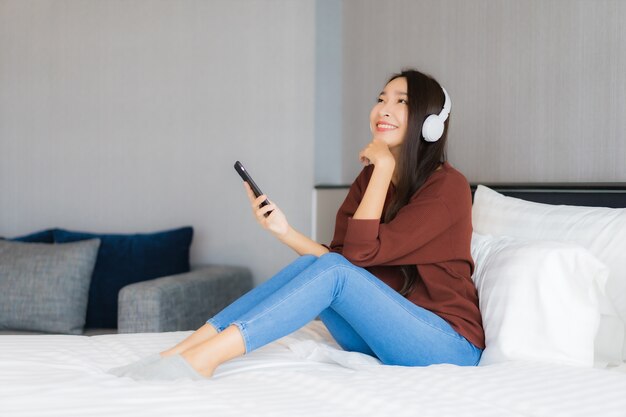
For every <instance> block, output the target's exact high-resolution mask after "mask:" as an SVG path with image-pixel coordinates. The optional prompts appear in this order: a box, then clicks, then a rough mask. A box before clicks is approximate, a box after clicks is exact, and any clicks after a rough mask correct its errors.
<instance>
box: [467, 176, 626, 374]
mask: <svg viewBox="0 0 626 417" xmlns="http://www.w3.org/2000/svg"><path fill="white" fill-rule="evenodd" d="M472 224H473V226H474V231H475V232H476V233H479V234H483V235H494V236H513V237H519V238H525V239H530V240H555V241H563V242H570V243H575V244H578V245H581V246H583V247H585V248H586V249H588V250H589V251H590V252H591V253H592V254H594V255H595V256H596V257H597V258H598V259H599V260H600V261H602V262H603V263H604V264H606V265H607V266H608V267H609V270H610V272H609V278H608V281H607V284H606V294H607V295H608V298H609V299H610V301H611V303H605V304H604V305H603V306H602V313H603V318H602V322H601V330H600V333H601V334H600V336H599V337H598V340H597V343H596V354H597V356H598V357H601V358H602V360H603V361H605V362H609V363H619V362H621V361H622V360H624V359H626V343H625V335H626V331H625V326H626V209H612V208H605V207H580V206H564V205H551V204H541V203H534V202H529V201H525V200H521V199H518V198H513V197H507V196H504V195H502V194H500V193H498V192H496V191H494V190H491V189H489V188H487V187H485V186H483V185H479V186H478V188H477V189H476V193H475V194H474V205H473V208H472ZM615 310H616V311H617V315H616V313H615Z"/></svg>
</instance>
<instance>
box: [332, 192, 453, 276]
mask: <svg viewBox="0 0 626 417" xmlns="http://www.w3.org/2000/svg"><path fill="white" fill-rule="evenodd" d="M454 222H455V219H454V218H453V216H452V215H451V213H450V210H449V209H448V207H447V206H446V204H445V203H444V202H443V200H441V198H439V197H429V198H423V197H422V198H414V199H412V200H411V201H410V202H409V203H408V204H407V205H406V206H404V207H402V208H401V209H400V210H399V211H398V214H397V215H396V217H395V218H394V219H393V220H391V221H390V222H389V223H380V221H379V220H359V219H353V218H349V219H348V221H347V227H346V232H345V237H344V241H343V252H342V254H343V256H345V257H346V258H347V259H348V260H350V261H351V262H352V263H353V264H355V265H357V266H361V267H368V266H374V265H381V266H388V265H411V264H420V263H429V262H432V261H433V260H434V258H436V257H441V255H442V254H441V251H440V250H434V248H430V244H431V243H432V242H434V241H435V240H437V239H438V238H440V237H441V236H442V235H443V234H444V232H446V230H448V229H449V228H450V226H451V225H452V224H453V223H454ZM433 246H438V247H439V248H440V247H441V246H440V245H433Z"/></svg>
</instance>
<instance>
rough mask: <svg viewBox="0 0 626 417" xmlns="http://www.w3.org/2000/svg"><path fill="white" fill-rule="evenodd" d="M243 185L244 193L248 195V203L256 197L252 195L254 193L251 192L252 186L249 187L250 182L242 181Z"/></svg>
mask: <svg viewBox="0 0 626 417" xmlns="http://www.w3.org/2000/svg"><path fill="white" fill-rule="evenodd" d="M243 186H244V188H245V189H246V194H247V195H248V199H249V200H250V203H252V202H253V201H254V199H255V198H256V197H254V193H253V192H252V188H250V184H248V183H247V182H246V181H244V182H243Z"/></svg>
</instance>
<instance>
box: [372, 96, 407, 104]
mask: <svg viewBox="0 0 626 417" xmlns="http://www.w3.org/2000/svg"><path fill="white" fill-rule="evenodd" d="M383 101H384V100H383V99H382V98H380V97H378V99H377V100H376V102H377V103H382V102H383ZM398 103H400V104H409V102H408V101H407V100H406V99H404V98H401V99H399V100H398Z"/></svg>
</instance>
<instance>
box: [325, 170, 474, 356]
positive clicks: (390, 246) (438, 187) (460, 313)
mask: <svg viewBox="0 0 626 417" xmlns="http://www.w3.org/2000/svg"><path fill="white" fill-rule="evenodd" d="M373 169H374V167H373V166H368V167H365V168H364V169H363V170H362V171H361V173H360V174H359V176H358V177H357V178H356V180H355V181H354V183H353V184H352V186H351V187H350V191H349V193H348V196H347V197H346V199H345V201H344V202H343V204H342V205H341V207H340V208H339V211H338V212H337V219H336V223H335V235H334V237H333V241H332V242H331V244H330V250H331V251H332V252H337V253H340V254H342V255H343V256H344V257H345V258H346V259H348V260H349V261H350V262H352V263H353V264H354V265H357V266H361V267H363V268H366V269H367V270H368V271H370V272H371V273H372V274H373V275H375V276H376V277H378V278H379V279H381V280H382V281H383V282H385V283H387V285H389V286H390V287H392V288H393V289H395V290H396V291H399V290H400V289H401V288H402V285H403V283H404V278H403V274H402V271H401V269H400V267H399V265H416V266H417V269H418V271H419V278H418V280H417V282H416V284H415V286H414V288H413V290H412V291H411V293H409V294H408V295H407V298H408V299H409V300H411V301H412V302H413V303H415V304H417V305H418V306H421V307H423V308H425V309H427V310H430V311H432V312H433V313H435V314H437V315H439V316H440V317H441V318H443V319H444V320H446V321H447V322H448V323H450V325H451V326H452V327H453V328H454V329H455V330H456V331H457V332H458V333H459V334H461V335H463V336H464V337H465V338H466V339H467V340H469V341H470V342H472V343H473V344H474V345H475V346H476V347H478V348H481V349H484V347H485V334H484V331H483V327H482V319H481V316H480V311H479V309H478V295H477V292H476V288H475V287H474V284H473V282H472V279H471V275H472V273H473V271H474V262H473V260H472V256H471V254H470V242H471V238H472V198H471V193H470V187H469V184H468V182H467V180H466V179H465V177H464V176H463V174H461V173H460V172H459V171H457V170H456V169H454V168H453V167H452V166H451V165H450V164H449V163H447V162H445V163H444V164H443V166H442V168H441V169H439V170H437V171H435V172H434V173H433V174H432V175H431V176H430V177H429V178H428V179H427V180H426V182H424V185H423V186H422V187H421V188H420V189H419V190H417V191H416V192H415V194H414V195H413V196H412V197H411V199H410V201H409V203H408V204H407V205H406V206H404V207H402V208H401V209H400V210H399V211H398V213H397V215H396V217H395V218H394V219H393V220H392V221H391V222H389V223H387V224H385V223H382V222H381V220H357V219H353V218H352V215H353V214H354V213H355V212H356V210H357V208H358V206H359V203H360V202H361V198H362V197H363V194H364V193H365V190H366V188H367V185H368V183H369V179H370V177H371V176H372V172H373ZM394 192H395V188H394V186H393V184H390V187H389V191H388V192H387V197H386V200H385V210H386V209H387V206H388V204H389V202H390V199H391V197H392V196H393V193H394ZM381 217H383V218H384V210H383V215H382V216H381Z"/></svg>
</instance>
